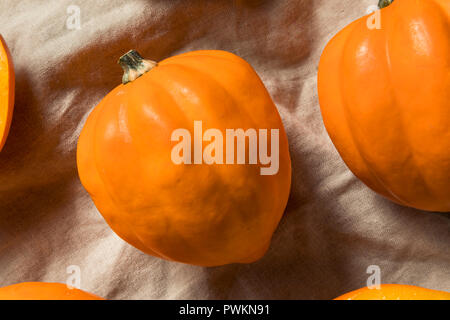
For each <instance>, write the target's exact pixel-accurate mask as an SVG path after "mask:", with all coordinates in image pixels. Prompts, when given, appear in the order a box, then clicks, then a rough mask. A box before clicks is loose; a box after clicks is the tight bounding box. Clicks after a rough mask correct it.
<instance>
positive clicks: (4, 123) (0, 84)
mask: <svg viewBox="0 0 450 320" xmlns="http://www.w3.org/2000/svg"><path fill="white" fill-rule="evenodd" d="M13 110H14V67H13V62H12V59H11V54H10V53H9V50H8V47H7V46H6V42H5V40H4V39H3V37H2V36H1V35H0V151H1V150H2V149H3V146H4V145H5V142H6V138H7V137H8V132H9V128H10V126H11V120H12V115H13Z"/></svg>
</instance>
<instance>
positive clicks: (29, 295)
mask: <svg viewBox="0 0 450 320" xmlns="http://www.w3.org/2000/svg"><path fill="white" fill-rule="evenodd" d="M0 300H103V299H102V298H100V297H97V296H95V295H93V294H91V293H87V292H84V291H82V290H78V289H69V288H68V287H67V286H66V285H65V284H62V283H46V282H23V283H18V284H14V285H11V286H8V287H3V288H0Z"/></svg>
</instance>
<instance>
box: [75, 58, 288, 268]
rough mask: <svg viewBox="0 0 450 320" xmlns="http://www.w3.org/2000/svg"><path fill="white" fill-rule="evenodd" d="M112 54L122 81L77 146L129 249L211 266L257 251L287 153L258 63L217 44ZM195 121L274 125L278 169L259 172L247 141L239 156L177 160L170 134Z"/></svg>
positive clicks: (97, 199) (279, 211)
mask: <svg viewBox="0 0 450 320" xmlns="http://www.w3.org/2000/svg"><path fill="white" fill-rule="evenodd" d="M119 62H120V64H121V65H122V67H123V68H124V70H125V74H124V77H123V84H121V85H119V86H118V87H116V88H115V89H114V90H113V91H112V92H110V93H109V94H108V95H107V96H106V97H105V98H104V99H103V100H102V101H101V102H100V103H99V104H98V106H97V107H96V108H95V109H94V110H93V111H92V113H91V114H90V115H89V117H88V119H87V121H86V124H85V126H84V128H83V130H82V132H81V135H80V138H79V141H78V149H77V164H78V172H79V177H80V180H81V182H82V184H83V186H84V187H85V188H86V190H87V191H88V192H89V193H90V195H91V196H92V199H93V201H94V203H95V205H96V207H97V208H98V210H99V211H100V213H101V214H102V215H103V217H104V218H105V220H106V222H107V223H108V224H109V225H110V226H111V228H112V229H113V230H114V231H115V232H116V233H117V234H118V235H119V236H120V237H121V238H123V239H124V240H126V241H127V242H129V243H130V244H132V245H133V246H135V247H136V248H138V249H140V250H142V251H144V252H146V253H148V254H150V255H153V256H156V257H160V258H164V259H167V260H171V261H178V262H183V263H188V264H194V265H201V266H218V265H224V264H229V263H249V262H253V261H255V260H257V259H259V258H261V257H262V256H263V255H264V253H265V252H266V250H267V248H268V247H269V243H270V239H271V237H272V234H273V232H274V231H275V229H276V227H277V225H278V223H279V221H280V219H281V217H282V215H283V212H284V209H285V206H286V203H287V199H288V195H289V189H290V183H291V162H290V157H289V149H288V141H287V137H286V134H285V131H284V128H283V125H282V122H281V119H280V116H279V114H278V112H277V109H276V107H275V105H274V103H273V102H272V100H271V98H270V96H269V93H268V92H267V90H266V88H265V87H264V85H263V83H262V82H261V80H260V79H259V77H258V76H257V74H256V72H255V71H254V70H253V68H252V67H251V66H250V65H249V64H248V63H247V62H245V61H244V60H243V59H241V58H239V57H237V56H236V55H234V54H232V53H229V52H224V51H214V50H207V51H194V52H190V53H185V54H181V55H177V56H174V57H171V58H168V59H166V60H164V61H161V62H159V63H155V62H152V61H149V60H144V59H142V57H140V55H139V54H138V53H137V52H135V51H130V52H129V53H127V54H126V55H124V56H123V57H122V58H121V59H120V61H119ZM195 121H197V122H198V121H202V123H203V127H204V129H205V130H206V129H208V130H209V129H213V128H214V129H215V130H218V131H219V132H221V133H223V134H225V132H226V130H227V129H236V128H241V129H243V130H249V129H251V128H253V129H257V130H259V129H269V130H273V129H274V130H278V131H279V139H278V140H279V141H278V142H279V170H278V172H277V173H276V174H273V175H262V174H261V168H262V167H264V165H262V164H261V163H257V164H250V162H249V161H248V158H249V154H250V153H249V143H246V144H245V148H246V155H247V156H246V159H245V160H246V161H245V162H244V163H241V164H237V162H236V163H234V164H230V163H228V162H227V163H225V162H224V163H223V164H220V162H222V160H223V158H220V161H217V162H213V163H210V164H206V163H204V162H202V161H201V159H200V161H198V162H196V164H188V163H187V162H184V163H175V162H174V161H173V159H172V158H171V154H172V153H173V148H174V146H175V145H176V143H175V142H173V141H172V138H173V137H172V134H173V132H174V131H175V130H177V129H179V128H184V129H186V130H187V132H189V133H190V134H191V137H193V138H192V139H193V140H195V138H196V135H197V136H198V132H197V133H196V132H195V124H194V122H195ZM205 133H206V131H205ZM267 135H269V134H268V133H267ZM209 138H211V137H209ZM200 139H201V136H200ZM205 140H207V139H206V138H205ZM216 140H217V138H216ZM269 140H270V139H269ZM260 142H261V141H260ZM271 143H272V141H270V142H269V141H268V145H271ZM194 144H195V142H194ZM207 148H208V143H204V146H203V149H200V157H201V155H202V150H203V152H204V153H205V152H207V150H206V149H207ZM236 148H237V147H236ZM236 148H234V151H235V153H234V155H236V154H237V153H236V152H237V149H236ZM268 148H269V147H268ZM194 149H195V147H194ZM215 152H216V155H217V154H219V153H217V152H219V150H215ZM186 153H187V151H186ZM195 153H196V152H193V151H192V154H191V152H189V154H188V157H189V158H192V159H194V158H195V157H196V154H195ZM211 154H213V153H211ZM184 156H186V155H184ZM224 156H225V154H223V155H222V156H221V157H224ZM197 160H199V159H197ZM241 160H243V159H241ZM223 161H225V160H223Z"/></svg>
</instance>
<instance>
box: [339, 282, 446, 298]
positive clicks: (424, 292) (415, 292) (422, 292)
mask: <svg viewBox="0 0 450 320" xmlns="http://www.w3.org/2000/svg"><path fill="white" fill-rule="evenodd" d="M335 300H450V292H444V291H438V290H431V289H425V288H421V287H416V286H408V285H401V284H383V285H381V288H380V289H369V288H367V287H365V288H362V289H358V290H355V291H352V292H349V293H346V294H344V295H342V296H340V297H337V298H336V299H335Z"/></svg>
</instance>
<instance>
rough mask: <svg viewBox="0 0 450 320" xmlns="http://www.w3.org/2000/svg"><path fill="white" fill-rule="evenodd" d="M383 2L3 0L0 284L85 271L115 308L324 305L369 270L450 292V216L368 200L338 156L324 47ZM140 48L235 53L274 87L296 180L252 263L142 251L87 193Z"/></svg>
mask: <svg viewBox="0 0 450 320" xmlns="http://www.w3.org/2000/svg"><path fill="white" fill-rule="evenodd" d="M376 2H377V0H358V1H355V0H316V1H310V0H292V1H287V0H285V1H281V0H279V1H275V0H273V1H270V0H266V1H264V0H252V1H248V0H247V1H245V0H240V1H238V0H235V1H231V0H230V1H216V0H214V1H207V0H204V1H186V0H183V1H181V0H179V1H161V0H154V1H150V0H132V1H119V0H114V1H111V0H109V1H87V0H70V1H69V0H49V1H44V0H33V1H31V0H15V1H11V0H0V32H1V33H2V34H3V36H4V38H5V39H6V41H7V43H8V44H9V47H10V49H11V52H12V56H13V58H14V63H15V68H16V86H17V89H16V105H15V112H14V119H13V123H12V128H11V132H10V135H9V138H8V141H7V143H6V146H5V148H4V150H3V151H2V152H1V153H0V286H4V285H9V284H13V283H16V282H22V281H50V282H66V279H67V277H68V274H67V272H66V268H67V267H68V266H70V265H77V266H79V267H80V269H81V288H82V289H84V290H87V291H90V292H93V293H95V294H98V295H100V296H103V297H105V298H109V299H168V298H171V299H182V298H186V299H203V298H205V299H207V298H211V299H212V298H214V299H241V298H244V299H248V298H252V299H331V298H334V297H336V296H337V295H340V294H342V293H344V292H346V291H349V290H353V289H357V288H359V287H363V286H365V284H366V280H367V278H368V276H369V275H368V274H367V273H366V269H367V267H368V266H369V265H378V266H379V267H380V268H381V277H382V281H383V282H385V283H405V284H413V285H419V286H423V287H428V288H433V289H441V290H447V291H450V268H449V265H450V249H449V243H450V232H449V231H450V215H449V214H437V213H425V212H420V211H417V210H413V209H408V208H403V207H400V206H398V205H395V204H393V203H391V202H389V201H387V200H385V199H383V198H382V197H381V196H378V195H376V194H375V193H374V192H372V191H371V190H369V189H368V188H367V187H366V186H365V185H363V184H362V183H361V182H359V181H358V180H357V179H356V178H355V177H354V176H353V175H352V174H351V172H350V171H349V170H348V169H347V167H346V166H345V164H344V163H343V161H342V160H341V159H340V157H339V155H338V153H337V152H336V150H335V148H334V146H333V145H332V143H331V141H330V139H329V138H328V135H327V134H326V131H325V129H324V126H323V123H322V119H321V115H320V112H319V105H318V99H317V90H316V73H317V65H318V61H319V57H320V54H321V52H322V50H323V48H324V46H325V44H326V42H327V41H328V40H329V39H330V37H331V36H332V35H334V34H335V33H336V32H337V31H338V30H340V29H341V28H342V27H344V26H345V25H346V24H348V23H349V22H351V21H352V20H355V19H356V18H358V17H360V16H362V15H364V14H365V13H366V10H367V8H368V7H369V6H370V5H373V4H375V3H376ZM233 3H234V4H235V5H233ZM70 5H77V6H78V7H79V8H80V13H81V15H80V17H81V30H71V29H68V28H67V25H66V22H67V19H68V18H69V17H70V16H72V15H73V11H70V13H68V11H67V9H68V7H69V6H70ZM70 22H71V21H69V23H70ZM72 22H73V21H72ZM131 48H135V49H138V50H139V51H140V52H141V53H142V54H143V55H144V56H146V57H148V58H151V59H153V60H161V59H163V58H165V57H168V56H171V55H175V54H178V53H181V52H186V51H190V50H196V49H224V50H228V51H231V52H234V53H236V54H238V55H240V56H242V57H243V58H245V59H246V60H247V61H249V62H250V63H251V64H252V65H253V66H254V68H255V69H256V71H257V72H258V73H259V75H260V76H261V78H262V80H263V81H264V83H265V84H266V86H267V88H268V90H269V92H270V93H271V95H272V97H273V99H274V101H275V103H276V105H277V107H278V110H279V111H280V114H281V116H282V118H283V122H284V124H285V127H286V129H287V133H288V137H289V141H290V146H291V155H292V161H293V162H292V163H293V184H292V192H291V197H290V200H289V204H288V207H287V210H286V213H285V216H284V218H283V219H282V221H281V224H280V226H279V228H278V230H277V231H276V233H275V235H274V238H273V242H272V245H271V247H270V250H269V252H268V253H267V255H266V256H265V257H264V258H263V259H262V260H260V261H259V262H257V263H253V264H250V265H229V266H223V267H216V268H202V267H196V266H189V265H183V264H179V263H173V262H167V261H163V260H160V259H158V258H154V257H151V256H147V255H145V254H143V253H141V252H140V251H138V250H137V249H135V248H133V247H131V246H130V245H128V244H127V243H125V242H124V241H122V240H121V239H119V238H118V237H117V236H116V235H115V234H114V233H113V232H112V231H111V230H110V229H109V228H108V226H107V225H106V223H105V222H104V220H103V218H102V217H101V216H100V214H99V213H98V211H97V210H96V208H95V207H94V205H93V203H92V201H91V199H90V197H89V196H88V194H87V193H86V192H85V190H84V189H83V187H82V186H81V184H80V182H79V179H78V177H77V169H76V162H75V151H76V143H77V138H78V135H79V132H80V130H81V128H82V125H83V123H84V121H85V119H86V117H87V115H88V113H89V112H90V111H91V110H92V108H93V107H94V106H95V105H96V104H97V103H98V102H99V101H100V100H101V98H102V97H103V96H104V95H106V94H107V93H108V92H109V91H110V90H111V89H113V88H114V87H115V86H116V85H118V84H119V82H120V80H121V74H122V71H121V69H120V67H119V66H118V65H116V61H117V59H118V57H119V56H120V55H121V54H123V53H124V52H126V51H127V50H129V49H131Z"/></svg>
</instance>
